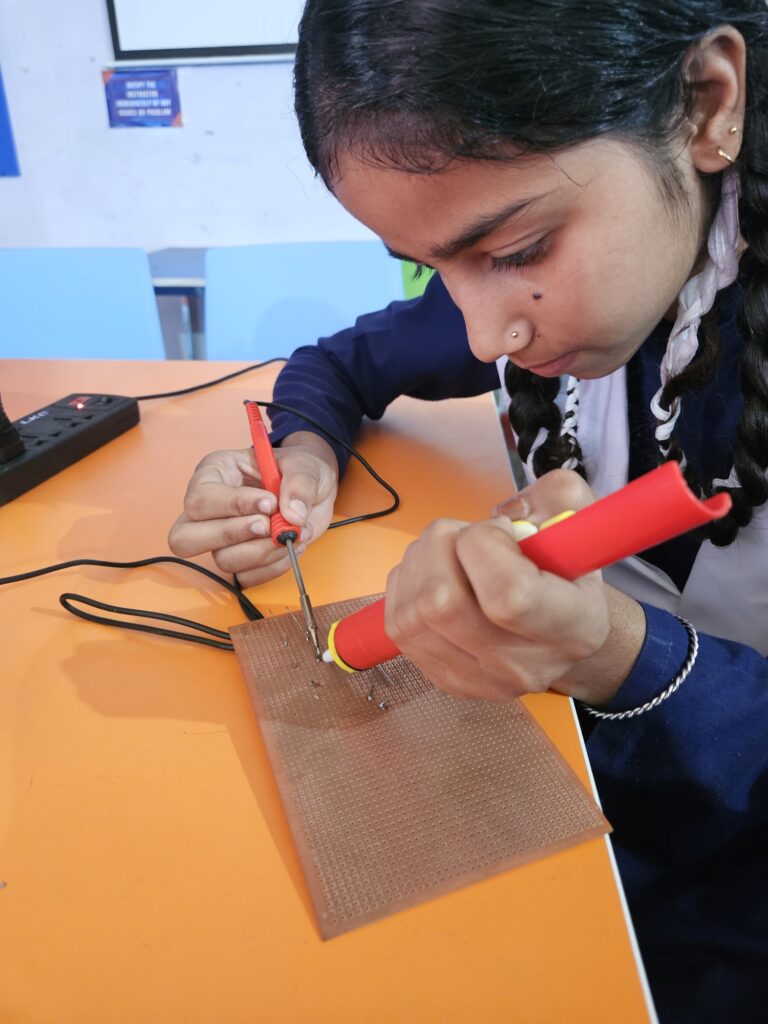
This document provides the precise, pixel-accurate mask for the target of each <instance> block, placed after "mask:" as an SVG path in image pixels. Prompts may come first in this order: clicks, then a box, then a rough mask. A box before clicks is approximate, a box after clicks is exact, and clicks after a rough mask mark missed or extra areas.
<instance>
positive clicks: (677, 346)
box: [651, 167, 740, 457]
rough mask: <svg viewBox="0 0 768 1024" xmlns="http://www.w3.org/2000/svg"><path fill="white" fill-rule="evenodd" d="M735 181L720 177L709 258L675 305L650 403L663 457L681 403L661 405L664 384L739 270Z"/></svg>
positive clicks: (682, 363)
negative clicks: (703, 320)
mask: <svg viewBox="0 0 768 1024" xmlns="http://www.w3.org/2000/svg"><path fill="white" fill-rule="evenodd" d="M739 191H740V189H739V175H738V171H737V170H736V168H735V167H728V168H726V170H725V171H723V180H722V192H721V201H720V206H719V208H718V211H717V213H716V214H715V219H714V221H713V222H712V227H711V229H710V232H709V238H708V240H707V249H708V252H709V258H708V259H707V262H706V265H705V266H704V269H703V270H702V271H701V272H700V273H698V274H696V275H694V277H692V278H691V279H690V281H687V282H686V283H685V285H683V289H682V291H681V292H680V297H679V299H678V312H677V320H676V321H675V324H674V327H673V328H672V330H671V332H670V335H669V341H668V342H667V350H666V352H665V353H664V358H663V359H662V361H661V387H660V388H659V390H658V391H657V392H656V394H655V395H654V396H653V398H652V399H651V411H652V412H653V414H654V416H655V417H656V419H657V421H659V422H658V425H657V427H656V440H657V441H658V442H659V447H660V449H661V452H662V455H664V456H665V457H666V455H667V454H668V451H669V444H668V443H667V442H668V441H669V438H670V436H671V434H672V431H673V430H674V427H675V423H676V422H677V418H678V416H679V415H680V399H679V398H676V399H675V400H674V401H673V402H672V406H671V408H670V409H668V410H667V409H665V408H664V407H663V406H662V405H661V394H662V391H663V390H664V388H665V387H666V385H667V383H668V382H669V381H670V380H671V379H672V378H673V377H676V376H677V375H678V374H679V373H681V372H682V371H683V370H684V369H685V367H686V366H687V365H688V364H689V363H690V361H691V360H692V359H693V357H694V356H695V355H696V350H697V349H698V347H699V337H698V331H699V324H700V323H701V318H702V316H704V314H705V313H708V312H709V311H710V309H712V307H713V305H714V304H715V298H716V296H717V293H718V292H719V291H720V290H721V289H722V288H726V287H727V286H728V285H729V284H732V283H733V282H734V281H735V280H736V275H737V273H738V269H739V238H740V233H739Z"/></svg>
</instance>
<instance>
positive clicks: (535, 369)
mask: <svg viewBox="0 0 768 1024" xmlns="http://www.w3.org/2000/svg"><path fill="white" fill-rule="evenodd" d="M576 355H577V353H576V352H566V354H565V355H562V356H558V357H557V359H550V360H549V361H548V362H546V363H537V364H535V365H532V366H523V365H522V364H521V363H518V362H517V360H515V359H513V360H512V362H513V363H516V365H517V366H519V367H520V369H521V370H528V371H529V372H530V373H535V374H536V376H537V377H559V376H560V375H561V374H563V373H567V372H568V369H569V367H570V366H571V365H572V364H573V362H574V360H575V359H576Z"/></svg>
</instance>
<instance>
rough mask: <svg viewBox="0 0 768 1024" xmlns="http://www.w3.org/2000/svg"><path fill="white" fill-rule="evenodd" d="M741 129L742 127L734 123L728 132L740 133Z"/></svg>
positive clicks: (732, 133) (731, 133)
mask: <svg viewBox="0 0 768 1024" xmlns="http://www.w3.org/2000/svg"><path fill="white" fill-rule="evenodd" d="M740 131H741V128H739V127H738V126H737V125H733V127H732V128H729V129H728V134H729V135H738V134H739V132H740Z"/></svg>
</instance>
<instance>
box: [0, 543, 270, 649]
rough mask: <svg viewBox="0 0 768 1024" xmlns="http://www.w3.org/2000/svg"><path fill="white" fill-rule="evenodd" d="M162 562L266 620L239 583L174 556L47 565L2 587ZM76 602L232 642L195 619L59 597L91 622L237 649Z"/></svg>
mask: <svg viewBox="0 0 768 1024" xmlns="http://www.w3.org/2000/svg"><path fill="white" fill-rule="evenodd" d="M160 562H170V563H172V564H174V565H181V566H184V568H187V569H194V570H195V572H200V573H202V574H203V576H207V577H208V579H210V580H213V581H214V583H217V584H218V585H219V586H221V587H224V589H225V590H228V591H229V592H230V594H234V596H235V597H236V598H237V599H238V601H239V603H240V606H241V607H242V609H243V611H244V612H245V614H246V616H247V618H248V619H250V620H251V621H254V620H255V619H263V618H264V616H263V615H262V613H261V612H260V611H259V609H258V608H257V607H256V605H255V604H253V602H252V601H250V600H249V599H248V598H247V597H246V596H245V594H244V593H243V591H242V589H241V588H240V585H239V583H238V582H237V581H235V583H230V582H229V580H226V579H224V577H223V576H219V575H217V573H215V572H212V571H211V570H210V569H206V568H205V566H204V565H198V564H197V563H196V562H190V561H188V560H187V559H186V558H176V557H175V556H174V555H157V556H155V557H154V558H141V559H138V560H136V561H134V562H111V561H106V560H104V559H100V558H75V559H72V561H69V562H59V563H58V564H57V565H47V566H45V567H44V568H42V569H32V570H30V571H29V572H22V573H19V574H18V575H16V576H3V577H0V586H2V585H3V584H5V583H20V582H21V581H22V580H31V579H34V578H35V577H36V576H46V575H48V574H49V573H52V572H59V571H61V570H63V569H71V568H72V567H74V566H77V565H96V566H100V567H101V568H107V569H140V568H142V567H143V566H146V565H157V564H158V563H160ZM73 601H76V602H80V603H82V604H87V605H90V606H91V607H92V608H100V609H101V610H102V611H111V612H114V613H116V614H122V615H134V616H137V617H139V618H146V619H158V620H160V621H164V622H173V623H175V624H176V625H182V626H188V627H189V628H190V629H197V630H200V631H201V632H203V633H208V634H209V635H211V636H216V637H219V638H220V640H221V641H229V634H228V633H226V632H224V631H223V630H220V629H214V628H213V627H212V626H206V625H204V624H203V623H201V622H195V621H193V620H192V619H182V618H180V617H179V616H177V615H167V614H164V613H162V612H151V611H147V610H146V609H143V608H121V607H120V606H118V605H109V604H104V603H103V602H101V601H95V600H94V599H93V598H90V597H84V596H83V595H82V594H72V593H66V594H61V595H60V597H59V602H60V603H61V605H62V606H63V607H64V608H66V610H67V611H68V612H71V613H72V614H73V615H77V616H79V617H80V618H81V619H89V620H90V621H91V622H99V623H101V624H103V625H105V626H115V627H116V628H118V629H135V630H139V631H141V632H143V633H155V634H157V635H159V636H169V637H173V638H174V639H177V640H188V641H190V642H191V643H198V644H206V645H207V646H210V647H218V648H219V649H220V650H223V651H232V650H234V648H233V646H232V644H231V642H220V641H217V640H207V639H205V638H204V637H196V636H194V635H193V634H191V633H183V632H181V631H178V630H168V629H161V628H160V627H157V626H142V625H140V624H139V623H131V622H119V621H117V620H116V619H108V618H106V617H105V616H101V615H91V614H90V613H88V612H84V611H82V610H81V609H78V608H73V607H72V606H71V605H72V602H73Z"/></svg>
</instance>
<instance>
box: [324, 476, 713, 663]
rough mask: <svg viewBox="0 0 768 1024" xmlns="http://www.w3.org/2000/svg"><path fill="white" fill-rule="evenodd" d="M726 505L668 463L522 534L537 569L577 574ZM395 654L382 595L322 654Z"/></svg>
mask: <svg viewBox="0 0 768 1024" xmlns="http://www.w3.org/2000/svg"><path fill="white" fill-rule="evenodd" d="M730 507H731V498H730V495H728V494H716V495H715V496H714V497H712V498H708V499H707V500H706V501H700V500H699V499H698V498H697V497H696V495H695V494H693V492H692V491H691V490H689V488H688V486H687V484H686V483H685V480H684V478H683V474H682V472H681V471H680V467H679V466H678V464H677V463H676V462H667V463H665V464H664V465H663V466H659V468H658V469H654V470H651V472H650V473H646V474H645V475H644V476H641V477H638V479H637V480H633V481H632V483H629V484H627V485H626V487H622V488H621V490H619V491H615V492H614V493H613V494H609V495H608V496H607V497H605V498H601V499H600V500H599V501H596V502H594V504H592V505H589V506H588V507H587V508H583V509H581V510H580V511H579V512H575V513H573V514H572V515H569V516H568V517H567V518H563V519H561V520H560V521H559V522H554V524H553V525H552V526H549V527H547V528H546V529H541V530H540V531H539V532H538V533H535V534H534V535H533V536H531V537H526V539H525V540H522V541H520V550H521V551H522V552H523V554H524V555H526V557H527V558H530V559H531V561H532V562H534V563H535V564H536V565H537V566H538V567H539V569H542V570H544V571H545V572H551V573H555V574H556V575H557V576H562V577H563V579H566V580H575V579H578V578H579V577H580V576H585V575H586V574H587V573H590V572H594V571H595V570H596V569H602V568H605V566H607V565H611V564H612V563H613V562H618V561H619V560H620V559H622V558H628V557H629V556H630V555H634V554H637V552H639V551H645V550H646V549H648V548H651V547H654V546H655V545H656V544H661V543H663V542H664V541H667V540H671V539H672V538H673V537H677V536H678V535H679V534H681V533H686V532H687V531H688V530H692V529H694V528H695V527H697V526H701V525H703V524H704V523H708V522H710V521H711V520H713V519H720V518H721V517H722V516H724V515H725V514H726V513H727V512H728V510H729V509H730ZM399 653H400V651H399V649H398V647H397V645H396V644H395V643H393V641H392V640H390V638H389V637H388V636H387V634H386V633H385V632H384V598H383V597H382V598H380V599H379V600H378V601H374V602H373V603H372V604H369V605H366V607H365V608H362V609H361V610H360V611H359V612H354V613H353V614H352V615H348V616H347V617H346V618H344V619H339V621H338V622H334V623H333V625H332V626H331V629H330V632H329V634H328V650H327V651H326V652H325V653H324V655H323V661H326V662H331V661H333V662H336V664H337V665H339V666H340V667H341V668H343V669H344V670H345V671H347V672H360V671H363V670H364V669H368V668H373V666H374V665H380V664H381V663H382V662H384V661H388V660H389V659H390V658H394V657H396V656H397V655H398V654H399Z"/></svg>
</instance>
